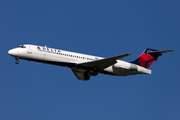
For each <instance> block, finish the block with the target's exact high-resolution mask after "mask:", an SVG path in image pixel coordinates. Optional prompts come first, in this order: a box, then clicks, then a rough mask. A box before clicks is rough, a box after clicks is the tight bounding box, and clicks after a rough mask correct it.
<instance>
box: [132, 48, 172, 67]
mask: <svg viewBox="0 0 180 120" xmlns="http://www.w3.org/2000/svg"><path fill="white" fill-rule="evenodd" d="M171 51H175V50H163V51H158V50H155V49H149V48H147V49H145V51H144V52H143V54H141V55H140V56H139V57H138V58H136V59H135V60H133V61H131V62H130V63H133V64H136V65H139V66H142V67H145V68H149V67H150V66H151V65H152V63H153V62H154V61H157V59H158V57H159V56H161V55H162V53H166V52H171Z"/></svg>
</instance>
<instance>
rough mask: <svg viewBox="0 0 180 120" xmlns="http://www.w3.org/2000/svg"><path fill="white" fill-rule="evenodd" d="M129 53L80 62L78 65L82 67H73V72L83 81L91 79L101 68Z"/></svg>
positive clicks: (112, 63)
mask: <svg viewBox="0 0 180 120" xmlns="http://www.w3.org/2000/svg"><path fill="white" fill-rule="evenodd" d="M129 55H131V54H130V53H127V54H123V55H118V56H114V57H110V58H105V59H101V60H96V61H91V62H85V63H80V64H77V65H78V66H79V67H81V68H71V70H72V71H73V73H74V74H75V76H76V77H77V78H78V79H79V80H82V81H84V80H89V79H90V77H91V76H92V75H94V76H95V75H97V74H98V72H100V71H101V70H103V69H105V68H107V67H109V66H111V65H114V64H115V63H117V61H116V60H118V59H122V58H124V57H126V56H129Z"/></svg>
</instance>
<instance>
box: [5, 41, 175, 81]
mask: <svg viewBox="0 0 180 120" xmlns="http://www.w3.org/2000/svg"><path fill="white" fill-rule="evenodd" d="M171 51H175V50H162V51H158V50H155V49H150V48H147V49H145V50H144V52H143V53H142V54H141V55H140V56H139V57H138V58H136V59H135V60H133V61H131V62H126V61H122V60H119V59H122V58H124V57H127V56H129V55H131V54H130V53H126V54H122V55H118V56H114V57H109V58H103V57H98V56H92V55H86V54H81V53H75V52H70V51H65V50H60V49H54V48H49V47H47V46H38V45H32V44H24V45H20V46H19V47H17V48H14V49H11V50H9V51H8V54H9V55H11V56H12V57H15V59H16V62H15V63H16V64H19V59H24V60H29V61H35V62H37V63H38V64H39V62H41V63H45V64H52V65H57V66H63V67H68V68H70V69H71V70H72V72H73V73H74V74H75V76H76V77H77V79H79V80H81V81H87V80H89V79H90V77H91V76H96V75H98V74H99V73H101V74H105V75H106V74H107V75H113V76H128V75H136V74H151V70H150V69H148V68H149V67H150V65H151V64H152V63H153V62H154V61H157V59H158V57H159V56H161V55H162V53H166V52H171Z"/></svg>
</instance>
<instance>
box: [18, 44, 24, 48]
mask: <svg viewBox="0 0 180 120" xmlns="http://www.w3.org/2000/svg"><path fill="white" fill-rule="evenodd" d="M18 48H26V46H24V45H20V46H19V47H18Z"/></svg>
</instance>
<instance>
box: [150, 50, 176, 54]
mask: <svg viewBox="0 0 180 120" xmlns="http://www.w3.org/2000/svg"><path fill="white" fill-rule="evenodd" d="M172 51H175V50H161V51H151V52H148V54H161V53H166V52H172Z"/></svg>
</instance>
